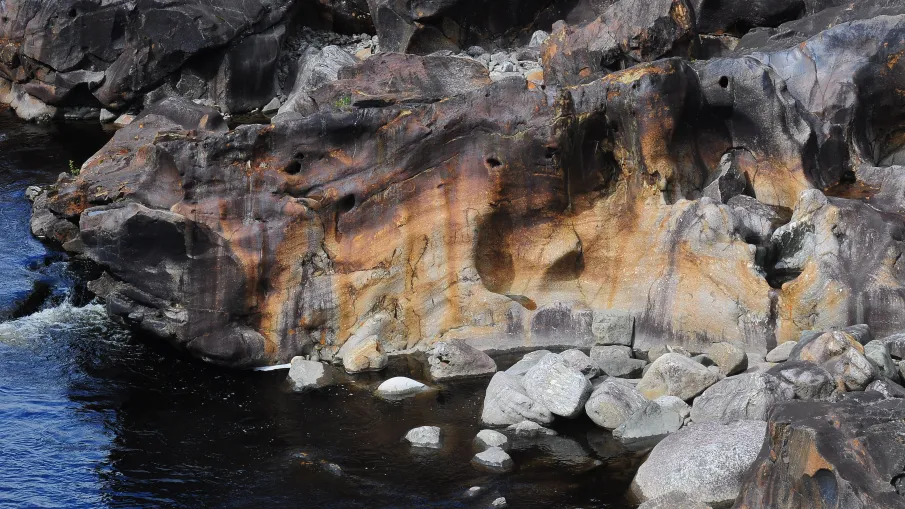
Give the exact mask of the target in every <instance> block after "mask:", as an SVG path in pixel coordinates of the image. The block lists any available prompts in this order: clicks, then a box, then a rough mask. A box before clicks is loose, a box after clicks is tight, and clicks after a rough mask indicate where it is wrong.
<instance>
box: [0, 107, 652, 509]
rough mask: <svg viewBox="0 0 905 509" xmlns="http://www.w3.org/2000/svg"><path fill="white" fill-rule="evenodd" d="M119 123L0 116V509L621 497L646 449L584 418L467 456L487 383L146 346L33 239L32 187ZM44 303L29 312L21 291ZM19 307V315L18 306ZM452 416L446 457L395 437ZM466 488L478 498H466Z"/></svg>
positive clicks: (410, 364) (453, 503) (560, 502)
mask: <svg viewBox="0 0 905 509" xmlns="http://www.w3.org/2000/svg"><path fill="white" fill-rule="evenodd" d="M108 136H109V135H108V134H105V133H103V132H101V131H100V129H99V128H97V127H96V126H92V125H88V124H71V125H62V126H54V127H41V126H34V125H28V124H24V123H21V122H19V121H17V120H15V119H14V118H12V117H11V116H10V114H9V113H8V112H6V111H0V317H2V318H0V508H19V507H23V508H31V507H35V508H41V507H60V508H94V507H136V508H149V507H167V508H169V507H186V508H201V507H217V508H221V507H222V508H239V507H242V508H244V507H275V508H276V507H305V508H308V507H329V508H344V507H362V508H364V507H399V508H403V507H405V508H409V507H435V508H444V507H488V506H489V503H490V501H491V500H493V499H494V498H495V497H497V496H505V497H506V498H507V500H508V501H509V505H510V507H624V503H623V502H622V501H621V500H622V493H623V492H624V491H625V488H626V486H627V481H628V480H629V478H630V471H631V468H630V467H631V465H632V464H633V463H635V462H636V461H637V460H635V459H632V458H630V457H626V456H625V455H623V454H621V451H620V450H619V449H618V448H617V447H614V446H613V444H612V441H611V439H610V438H609V435H608V434H605V433H602V432H600V431H598V430H596V429H594V427H593V426H592V425H588V423H587V420H583V421H576V422H571V423H565V427H564V426H563V425H561V426H559V429H560V431H562V432H563V434H562V436H560V437H554V438H550V439H547V440H544V441H542V442H526V443H522V444H516V445H517V447H516V449H515V450H514V451H513V452H512V456H513V458H514V459H515V462H516V465H517V469H516V471H515V472H514V473H512V474H507V475H489V474H484V473H481V472H479V471H477V470H475V469H474V468H473V467H472V466H471V465H470V463H469V460H470V459H471V456H472V454H473V452H472V450H471V440H472V439H473V437H474V435H475V433H476V432H477V431H478V430H479V429H480V428H479V426H478V418H479V415H480V407H481V403H482V399H483V390H484V387H485V386H486V383H487V380H482V381H475V382H468V383H459V384H455V385H450V386H446V387H441V388H440V390H439V391H436V392H434V393H431V394H428V395H425V396H423V397H419V398H416V399H412V400H406V401H404V402H386V401H382V400H379V399H377V398H375V397H374V396H373V395H372V391H373V389H374V387H375V386H376V384H377V383H379V381H380V380H381V379H385V378H387V377H389V376H393V375H396V374H405V373H413V374H414V375H415V376H416V377H419V375H418V373H419V371H420V364H419V363H418V362H416V361H415V360H412V359H395V360H394V362H393V363H392V364H391V368H390V369H389V370H388V371H387V372H386V373H382V374H380V375H379V376H378V375H372V376H369V377H368V376H366V377H361V378H357V379H355V380H351V381H349V382H348V383H346V384H343V385H341V386H338V387H334V388H331V389H329V390H326V391H323V392H318V393H312V394H304V395H297V394H292V393H289V392H288V391H287V390H286V385H285V376H286V371H274V372H266V373H262V372H240V373H237V372H227V371H222V370H219V369H216V368H213V367H210V366H207V365H204V364H201V363H198V362H195V361H192V360H188V359H186V358H184V357H183V356H181V355H179V354H177V353H175V352H173V351H171V350H169V349H168V348H166V347H162V346H160V345H157V344H156V343H153V342H148V341H143V340H141V339H140V338H136V337H134V336H133V335H132V334H130V333H129V332H128V331H126V330H124V329H122V328H121V327H119V326H118V325H116V324H114V323H112V322H111V321H109V320H108V319H107V318H106V315H105V314H104V312H103V308H102V307H101V306H99V305H97V304H93V303H84V302H80V301H79V299H77V298H73V297H72V295H71V294H72V292H73V288H74V287H75V286H76V281H78V280H79V275H78V274H79V273H80V271H79V270H76V269H77V268H78V264H72V263H67V262H66V260H65V256H64V255H62V254H61V253H58V252H53V251H51V250H48V249H47V248H45V247H44V246H42V245H41V244H40V243H38V242H37V241H36V240H34V239H33V238H32V237H31V235H30V234H29V230H28V220H29V204H28V202H27V201H26V200H25V198H24V195H23V190H24V189H25V187H26V186H27V185H30V184H40V183H48V182H52V181H53V180H54V179H55V178H56V175H57V174H58V173H59V172H61V171H67V170H68V167H69V160H74V161H75V162H76V164H80V163H81V162H82V161H84V160H85V159H86V158H87V157H89V156H90V154H91V153H93V152H94V151H95V150H96V149H97V148H99V147H100V145H101V144H102V143H104V141H105V140H106V139H107V137H108ZM29 295H38V296H39V297H40V299H39V300H41V301H43V302H44V303H43V304H42V305H41V306H40V307H39V310H38V311H37V312H34V313H32V314H29V315H26V316H19V315H21V314H23V312H22V309H23V308H22V306H21V303H22V302H23V301H24V300H26V299H27V297H28V296H29ZM17 316H19V317H17ZM421 425H438V426H441V427H442V428H443V430H444V433H445V439H446V440H445V442H446V443H445V447H444V448H443V450H442V451H439V452H438V451H431V452H417V451H413V450H411V449H410V448H409V447H408V446H406V445H405V444H403V443H401V442H400V438H401V437H402V436H403V435H404V434H405V431H406V430H408V429H409V428H412V427H415V426H421ZM470 486H482V487H484V488H485V492H484V494H483V495H482V496H480V497H478V498H476V499H465V498H463V496H462V495H463V492H464V491H465V490H467V489H468V488H469V487H470Z"/></svg>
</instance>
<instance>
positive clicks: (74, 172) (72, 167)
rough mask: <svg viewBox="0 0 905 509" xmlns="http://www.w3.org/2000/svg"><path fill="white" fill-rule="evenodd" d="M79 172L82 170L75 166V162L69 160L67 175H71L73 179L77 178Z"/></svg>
mask: <svg viewBox="0 0 905 509" xmlns="http://www.w3.org/2000/svg"><path fill="white" fill-rule="evenodd" d="M81 171H82V169H81V168H79V167H78V166H76V165H75V161H73V160H72V159H70V160H69V173H70V174H72V176H73V177H78V176H79V172H81Z"/></svg>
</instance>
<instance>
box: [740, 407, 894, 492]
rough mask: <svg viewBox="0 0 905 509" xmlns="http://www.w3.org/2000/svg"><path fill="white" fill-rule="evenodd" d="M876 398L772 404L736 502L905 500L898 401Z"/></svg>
mask: <svg viewBox="0 0 905 509" xmlns="http://www.w3.org/2000/svg"><path fill="white" fill-rule="evenodd" d="M865 395H867V393H865ZM879 398H880V397H879V395H877V398H875V399H873V400H872V401H871V400H866V401H864V400H861V401H859V400H856V399H845V400H843V401H841V402H837V403H825V402H816V401H812V402H797V401H796V402H791V403H786V404H784V405H781V406H779V407H776V408H775V409H774V410H773V413H772V415H771V416H770V429H769V433H768V435H767V441H766V444H765V447H764V449H763V451H762V452H761V454H760V456H759V457H758V459H757V463H755V465H754V466H753V468H751V470H750V471H749V472H748V474H747V475H746V476H745V481H744V484H743V487H742V490H741V494H740V495H739V497H738V500H737V501H736V504H735V507H736V508H739V509H742V508H744V509H760V508H764V509H766V508H770V509H793V508H794V509H805V508H809V509H810V508H821V509H822V508H827V509H828V508H831V507H862V508H865V509H866V508H868V507H888V508H902V507H905V499H903V498H902V497H901V495H899V494H898V493H896V486H897V485H898V481H897V479H900V478H901V476H902V474H903V470H905V468H903V467H905V463H903V460H902V458H905V445H903V444H902V441H901V440H899V439H898V438H897V437H900V436H901V435H902V434H903V433H905V401H903V400H901V399H885V400H879V401H878V400H877V399H879Z"/></svg>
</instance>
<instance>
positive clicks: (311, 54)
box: [279, 46, 359, 113]
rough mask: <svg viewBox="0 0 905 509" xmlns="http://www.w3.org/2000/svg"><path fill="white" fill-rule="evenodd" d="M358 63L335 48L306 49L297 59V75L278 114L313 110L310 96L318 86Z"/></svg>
mask: <svg viewBox="0 0 905 509" xmlns="http://www.w3.org/2000/svg"><path fill="white" fill-rule="evenodd" d="M358 63H359V61H358V59H356V58H355V57H353V56H352V55H350V54H349V53H348V52H346V51H345V50H343V49H342V48H339V47H337V46H327V47H325V48H323V49H320V50H318V49H315V48H308V49H306V51H305V52H304V53H302V55H301V57H299V63H298V74H297V75H296V77H295V84H294V85H293V88H292V92H291V93H290V94H289V97H287V98H286V102H285V103H284V104H283V105H282V106H280V108H279V113H285V112H287V111H296V112H304V111H310V110H311V109H315V108H316V105H314V103H313V101H312V100H311V97H310V94H311V92H313V91H314V89H316V88H317V87H319V86H320V85H323V84H324V83H327V82H329V81H335V80H337V79H339V71H340V70H342V69H343V68H345V67H351V66H354V65H357V64H358Z"/></svg>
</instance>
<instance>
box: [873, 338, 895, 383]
mask: <svg viewBox="0 0 905 509" xmlns="http://www.w3.org/2000/svg"><path fill="white" fill-rule="evenodd" d="M864 356H865V357H867V360H869V361H870V362H871V363H872V364H873V365H874V367H875V368H877V371H878V374H879V375H880V376H882V377H885V378H888V379H890V380H892V381H894V382H897V381H898V380H899V367H898V366H897V365H896V363H895V362H894V361H893V360H892V356H890V355H889V349H888V347H887V343H884V342H883V341H880V340H878V339H875V340H873V341H871V342H869V343H867V344H866V345H864Z"/></svg>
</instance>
